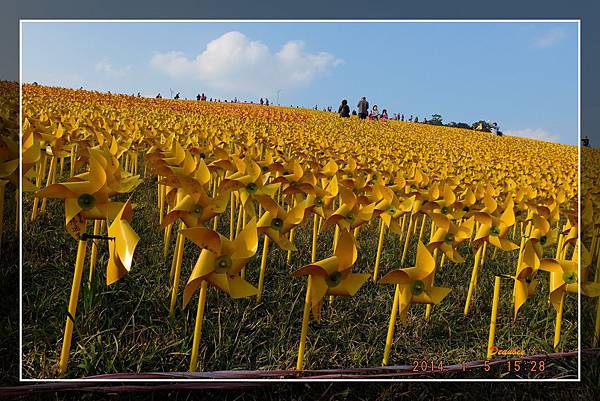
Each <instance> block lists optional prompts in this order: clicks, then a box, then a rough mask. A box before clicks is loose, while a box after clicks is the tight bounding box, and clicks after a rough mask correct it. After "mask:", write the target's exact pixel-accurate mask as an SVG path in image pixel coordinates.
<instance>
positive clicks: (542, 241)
mask: <svg viewBox="0 0 600 401" xmlns="http://www.w3.org/2000/svg"><path fill="white" fill-rule="evenodd" d="M546 241H548V237H546V236H545V235H542V236H541V237H540V244H542V245H545V244H546Z"/></svg>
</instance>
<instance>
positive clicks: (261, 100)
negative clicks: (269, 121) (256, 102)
mask: <svg viewBox="0 0 600 401" xmlns="http://www.w3.org/2000/svg"><path fill="white" fill-rule="evenodd" d="M263 104H265V102H264V100H263V98H262V97H261V98H260V105H261V106H262V105H263Z"/></svg>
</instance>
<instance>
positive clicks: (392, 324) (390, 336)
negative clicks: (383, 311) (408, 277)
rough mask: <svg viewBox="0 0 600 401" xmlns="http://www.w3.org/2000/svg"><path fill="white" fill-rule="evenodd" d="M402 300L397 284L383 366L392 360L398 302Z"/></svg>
mask: <svg viewBox="0 0 600 401" xmlns="http://www.w3.org/2000/svg"><path fill="white" fill-rule="evenodd" d="M399 299H400V285H398V284H396V291H395V292H394V302H392V312H391V313H390V322H389V324H388V331H387V337H386V339H385V349H384V351H383V362H382V365H383V366H386V365H387V364H388V361H389V359H390V351H391V349H392V342H393V340H394V327H395V326H396V316H397V315H398V301H399Z"/></svg>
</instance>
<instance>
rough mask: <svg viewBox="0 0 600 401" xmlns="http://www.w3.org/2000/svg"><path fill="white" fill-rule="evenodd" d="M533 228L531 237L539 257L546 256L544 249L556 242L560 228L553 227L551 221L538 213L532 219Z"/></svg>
mask: <svg viewBox="0 0 600 401" xmlns="http://www.w3.org/2000/svg"><path fill="white" fill-rule="evenodd" d="M532 227H533V228H532V230H531V234H530V236H529V238H530V239H531V241H532V244H533V246H534V247H535V251H536V252H537V254H538V255H539V257H540V258H541V257H543V256H544V249H547V248H550V247H552V246H553V245H554V244H556V241H557V238H558V229H551V227H550V223H549V222H548V220H546V219H545V218H544V217H542V216H539V215H536V216H534V217H533V219H532Z"/></svg>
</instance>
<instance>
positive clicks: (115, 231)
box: [106, 200, 140, 285]
mask: <svg viewBox="0 0 600 401" xmlns="http://www.w3.org/2000/svg"><path fill="white" fill-rule="evenodd" d="M131 217H132V207H131V200H128V201H127V202H125V204H124V205H123V207H122V208H121V210H120V211H119V213H118V214H117V216H116V217H115V218H114V220H113V221H112V223H111V224H110V225H109V226H108V237H109V238H111V240H109V242H108V266H107V268H106V284H107V285H110V284H112V283H114V282H116V281H117V280H119V279H120V278H121V277H123V276H124V275H125V274H127V273H128V272H129V271H130V270H131V263H132V262H133V253H134V252H135V248H136V246H137V244H138V242H139V240H140V237H139V236H138V235H137V234H136V232H135V231H133V228H131Z"/></svg>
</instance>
